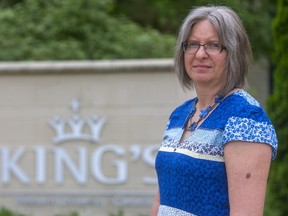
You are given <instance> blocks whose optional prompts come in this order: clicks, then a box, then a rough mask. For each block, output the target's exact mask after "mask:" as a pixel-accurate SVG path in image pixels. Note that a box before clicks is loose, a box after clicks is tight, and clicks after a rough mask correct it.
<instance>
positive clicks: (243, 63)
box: [174, 6, 252, 96]
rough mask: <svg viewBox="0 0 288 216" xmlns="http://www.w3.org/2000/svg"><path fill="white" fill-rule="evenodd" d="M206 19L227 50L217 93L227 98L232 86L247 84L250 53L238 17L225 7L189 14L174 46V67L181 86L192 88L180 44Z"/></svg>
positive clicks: (200, 9)
mask: <svg viewBox="0 0 288 216" xmlns="http://www.w3.org/2000/svg"><path fill="white" fill-rule="evenodd" d="M202 20H209V21H210V22H211V24H212V25H213V26H214V27H215V29H216V31H217V32H218V36H219V40H220V41H221V43H222V44H223V45H224V46H225V47H226V50H227V60H226V61H227V62H226V65H225V71H224V74H225V77H226V83H225V85H224V88H223V89H222V90H221V91H220V92H219V95H220V96H224V95H226V94H227V93H228V92H229V91H231V90H232V89H233V88H235V87H239V88H244V87H245V86H246V84H247V73H248V68H249V64H250V62H251V59H252V50H251V46H250V42H249V38H248V35H247V33H246V30H245V28H244V26H243V24H242V22H241V20H240V18H239V16H238V15H237V14H236V13H235V12H234V11H233V10H232V9H230V8H229V7H226V6H203V7H197V8H195V9H193V10H191V11H190V13H189V14H188V16H187V17H186V18H185V20H184V22H183V24H182V26H181V28H180V31H179V34H178V39H177V43H176V48H175V55H174V64H175V70H176V73H177V76H178V79H179V82H180V84H181V85H182V87H183V88H184V89H185V88H186V89H193V88H194V84H193V80H191V79H190V77H189V76H188V74H187V71H186V69H185V64H184V52H183V50H182V42H185V41H187V40H188V38H189V37H190V35H191V33H192V27H193V26H194V25H195V24H196V23H198V22H200V21H202Z"/></svg>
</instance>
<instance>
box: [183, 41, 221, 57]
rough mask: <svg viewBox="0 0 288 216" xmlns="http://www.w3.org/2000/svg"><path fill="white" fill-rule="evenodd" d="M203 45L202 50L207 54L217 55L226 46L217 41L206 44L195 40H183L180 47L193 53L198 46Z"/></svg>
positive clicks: (186, 51)
mask: <svg viewBox="0 0 288 216" xmlns="http://www.w3.org/2000/svg"><path fill="white" fill-rule="evenodd" d="M201 46H203V47H204V50H205V52H206V53H207V54H209V55H218V54H220V53H221V52H222V51H223V50H224V49H226V47H225V46H224V45H222V44H220V43H217V42H210V43H207V44H200V43H198V42H196V41H192V42H183V43H182V49H183V51H184V52H185V53H189V54H194V53H196V52H197V51H198V50H199V49H200V47H201Z"/></svg>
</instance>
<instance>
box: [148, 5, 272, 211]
mask: <svg viewBox="0 0 288 216" xmlns="http://www.w3.org/2000/svg"><path fill="white" fill-rule="evenodd" d="M250 59H251V47H250V43H249V39H248V36H247V34H246V32H245V29H244V27H243V25H242V23H241V21H240V19H239V17H238V16H237V14H236V13H235V12H234V11H233V10H231V9H230V8H228V7H225V6H209V7H199V8H196V9H194V10H192V11H191V12H190V14H189V15H188V16H187V17H186V19H185V20H184V22H183V24H182V27H181V29H180V32H179V35H178V40H177V45H176V50H175V69H176V72H177V75H178V78H179V81H180V83H181V85H182V86H183V87H184V88H187V89H192V88H193V89H195V91H196V94H197V97H196V98H193V99H191V100H189V101H187V102H185V103H184V104H182V105H181V106H179V107H177V108H176V109H175V110H174V111H173V112H172V114H171V116H170V118H169V122H168V124H167V128H166V131H165V133H164V137H163V142H162V145H161V147H160V149H159V152H158V154H157V157H156V163H155V167H156V171H157V176H158V185H159V191H158V192H157V195H156V197H155V200H154V203H153V207H152V215H160V216H172V215H173V216H174V215H187V216H188V215H191V216H192V215H198V216H208V215H213V216H216V215H217V216H223V215H230V216H238V215H239V216H244V215H245V216H249V215H252V216H258V215H259V216H260V215H263V208H264V199H265V191H266V184H267V178H268V174H269V168H270V162H271V158H272V159H273V158H275V156H276V150H277V138H276V133H275V130H274V128H273V126H272V124H271V122H270V120H269V118H268V117H267V115H266V113H265V111H264V110H263V109H262V108H261V106H260V104H259V103H258V102H257V101H256V100H255V99H254V98H253V97H252V96H251V95H249V94H248V93H247V92H246V91H245V90H243V88H244V87H245V85H246V76H247V71H248V65H249V62H250Z"/></svg>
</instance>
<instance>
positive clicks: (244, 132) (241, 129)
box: [223, 116, 277, 159]
mask: <svg viewBox="0 0 288 216" xmlns="http://www.w3.org/2000/svg"><path fill="white" fill-rule="evenodd" d="M223 141H224V144H226V143H228V142H231V141H246V142H259V143H265V144H268V145H270V146H271V147H272V159H274V158H275V157H276V153H277V136H276V132H275V129H274V127H273V125H272V124H271V122H270V121H256V120H254V119H252V118H243V117H235V116H232V117H230V118H229V119H228V121H227V124H226V126H225V129H224V134H223Z"/></svg>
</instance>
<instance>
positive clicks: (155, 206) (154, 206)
mask: <svg viewBox="0 0 288 216" xmlns="http://www.w3.org/2000/svg"><path fill="white" fill-rule="evenodd" d="M159 205H160V194H159V190H157V193H156V195H155V197H154V200H153V203H152V210H151V216H157V215H158V209H159Z"/></svg>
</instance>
